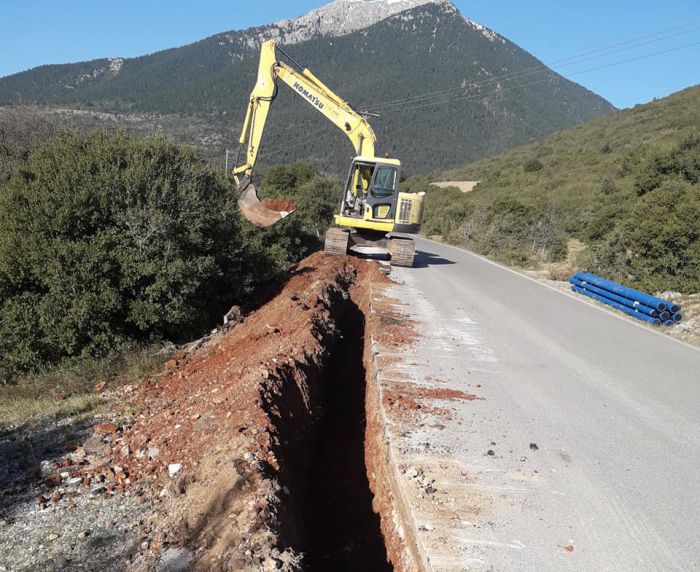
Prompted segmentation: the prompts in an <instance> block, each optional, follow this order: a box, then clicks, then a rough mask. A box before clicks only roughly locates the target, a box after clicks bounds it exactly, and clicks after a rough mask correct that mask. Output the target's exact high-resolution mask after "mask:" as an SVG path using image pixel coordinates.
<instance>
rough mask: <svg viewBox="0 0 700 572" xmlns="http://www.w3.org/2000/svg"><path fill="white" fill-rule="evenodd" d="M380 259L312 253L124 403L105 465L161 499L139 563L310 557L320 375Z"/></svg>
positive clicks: (125, 484)
mask: <svg viewBox="0 0 700 572" xmlns="http://www.w3.org/2000/svg"><path fill="white" fill-rule="evenodd" d="M372 264H373V263H370V262H367V261H362V260H358V259H349V258H346V257H324V256H323V255H322V254H316V255H313V256H311V257H309V258H308V259H307V260H305V261H304V262H303V263H302V264H300V265H299V267H298V268H297V269H296V270H295V272H294V273H293V276H292V278H291V280H290V281H289V283H288V284H287V285H286V286H285V287H284V289H283V290H282V291H281V292H280V293H279V295H277V296H276V297H275V298H274V299H273V300H271V301H270V302H269V303H268V304H266V305H265V306H263V307H262V308H260V309H259V310H258V311H257V312H255V313H253V314H251V315H250V316H249V317H247V319H246V320H245V321H244V323H243V324H240V325H238V326H236V327H234V328H233V329H231V330H229V331H228V332H225V333H223V334H221V335H217V336H213V337H212V338H210V339H209V340H208V341H207V342H206V344H205V345H203V346H202V347H201V348H199V349H198V350H197V351H195V352H193V353H191V354H189V355H186V354H184V353H183V354H180V355H178V356H176V357H175V358H174V359H172V360H170V361H169V362H168V363H167V364H166V371H165V373H164V374H163V376H162V377H160V378H158V379H157V380H154V381H153V382H151V383H150V384H148V385H146V386H144V387H143V389H142V390H141V391H140V392H139V393H138V394H137V395H135V396H134V397H133V398H132V399H130V400H129V402H128V403H126V404H124V409H125V410H128V411H134V410H135V411H136V414H135V415H133V417H132V421H131V422H129V423H127V424H126V425H125V426H123V427H120V428H119V430H118V431H117V432H116V433H115V435H114V438H113V439H112V443H111V449H112V450H111V457H112V459H111V461H110V463H106V464H105V466H104V468H103V470H104V471H106V472H111V473H114V467H113V465H115V464H118V474H117V475H116V477H117V484H118V486H119V487H120V488H121V489H122V490H125V491H127V492H128V491H129V490H138V491H139V494H144V495H145V496H146V497H147V498H148V499H149V501H154V502H155V503H156V505H157V509H156V513H155V514H154V516H153V517H152V518H151V519H150V521H149V526H148V527H147V528H146V529H145V531H144V542H143V544H142V546H141V547H142V551H141V554H140V556H139V557H138V558H137V559H136V560H135V562H134V563H133V564H132V568H133V569H138V570H141V569H149V568H153V567H156V566H162V565H163V560H164V558H163V556H164V555H165V560H168V559H173V558H174V559H175V560H176V561H177V562H179V563H180V564H181V565H189V566H190V567H192V568H193V569H197V570H260V569H282V570H296V569H299V568H300V567H301V565H302V564H301V563H302V562H303V557H302V554H301V553H302V552H304V550H305V547H306V546H307V545H308V538H306V531H305V526H304V524H303V523H301V522H300V518H301V517H300V515H302V514H303V512H304V507H303V506H301V505H303V504H304V502H305V501H304V499H305V498H307V496H308V492H309V491H304V490H303V489H304V488H305V487H306V483H305V467H306V466H307V465H308V464H309V462H311V459H310V455H311V454H312V453H311V451H310V447H309V443H310V442H313V437H312V435H313V425H314V423H315V422H316V420H317V417H318V415H319V413H318V411H317V410H318V408H319V403H320V401H319V400H320V397H319V395H318V393H319V391H320V390H319V387H318V385H319V384H318V383H317V379H318V376H319V373H320V372H321V370H322V369H323V367H324V364H325V362H326V360H327V359H328V358H329V356H330V353H331V349H330V348H333V347H334V345H335V344H336V342H338V340H339V339H340V338H341V337H342V332H341V330H340V324H342V322H343V320H344V313H346V312H347V311H348V307H349V304H348V299H349V297H350V295H349V291H350V289H351V288H352V285H353V283H356V282H357V281H358V280H359V279H360V278H361V276H362V275H363V274H365V273H367V272H368V271H369V270H368V269H369V268H370V266H371V265H372ZM112 429H113V428H112ZM310 436H311V437H310ZM310 439H311V441H310ZM111 478H113V477H111ZM144 491H145V492H144Z"/></svg>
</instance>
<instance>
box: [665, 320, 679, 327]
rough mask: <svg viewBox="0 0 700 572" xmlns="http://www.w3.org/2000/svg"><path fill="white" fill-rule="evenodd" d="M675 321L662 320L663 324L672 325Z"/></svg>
mask: <svg viewBox="0 0 700 572" xmlns="http://www.w3.org/2000/svg"><path fill="white" fill-rule="evenodd" d="M675 323H676V322H674V321H673V320H666V321H665V322H664V326H672V325H673V324H675Z"/></svg>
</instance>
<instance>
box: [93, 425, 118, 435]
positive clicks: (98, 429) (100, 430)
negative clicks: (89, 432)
mask: <svg viewBox="0 0 700 572" xmlns="http://www.w3.org/2000/svg"><path fill="white" fill-rule="evenodd" d="M117 429H119V427H117V425H116V424H115V423H100V424H99V425H95V433H96V434H97V435H111V434H112V433H116V432H117Z"/></svg>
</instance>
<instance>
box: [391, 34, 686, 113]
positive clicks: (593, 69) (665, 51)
mask: <svg viewBox="0 0 700 572" xmlns="http://www.w3.org/2000/svg"><path fill="white" fill-rule="evenodd" d="M698 45H700V42H693V43H690V44H684V45H682V46H676V47H674V48H669V49H666V50H659V51H656V52H652V53H650V54H645V55H643V56H637V57H634V58H629V59H626V60H621V61H618V62H613V63H609V64H604V65H600V66H595V67H592V68H588V69H585V70H578V71H575V72H571V73H569V74H568V75H569V76H572V75H579V74H582V73H589V72H592V71H596V70H599V69H604V68H609V67H614V66H618V65H622V64H626V63H629V62H633V61H638V60H643V59H647V58H650V57H653V56H657V55H660V54H665V53H669V52H675V51H678V50H682V49H685V48H690V47H693V46H698ZM563 77H564V78H565V79H566V76H563ZM552 79H553V78H552V77H547V78H544V79H541V80H537V81H533V82H529V83H525V84H521V85H515V86H510V87H504V88H500V89H495V90H492V91H491V92H487V93H475V94H467V95H464V96H460V97H454V98H451V99H445V100H442V101H431V102H428V103H422V104H419V105H412V106H409V107H401V108H397V109H389V110H386V111H384V112H383V114H387V113H397V112H400V111H410V110H413V109H420V108H422V107H430V106H432V105H442V104H445V103H454V102H456V101H463V100H467V99H478V98H482V97H488V96H490V95H494V94H496V93H499V92H503V91H509V90H512V89H522V88H524V87H528V86H530V85H535V84H538V83H543V82H546V81H552Z"/></svg>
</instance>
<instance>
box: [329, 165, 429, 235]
mask: <svg viewBox="0 0 700 572" xmlns="http://www.w3.org/2000/svg"><path fill="white" fill-rule="evenodd" d="M400 179H401V162H400V161H399V160H398V159H389V158H382V159H380V158H377V157H355V159H354V160H353V162H352V165H351V166H350V172H349V174H348V177H347V179H346V183H345V189H344V192H343V203H342V205H341V208H340V214H339V215H336V217H335V223H336V224H337V225H338V226H341V227H347V228H365V229H368V230H375V231H378V232H380V233H381V232H384V233H386V232H392V231H393V232H405V233H416V232H418V230H419V228H420V222H421V218H422V214H423V194H411V193H402V192H400V190H399V181H400Z"/></svg>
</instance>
